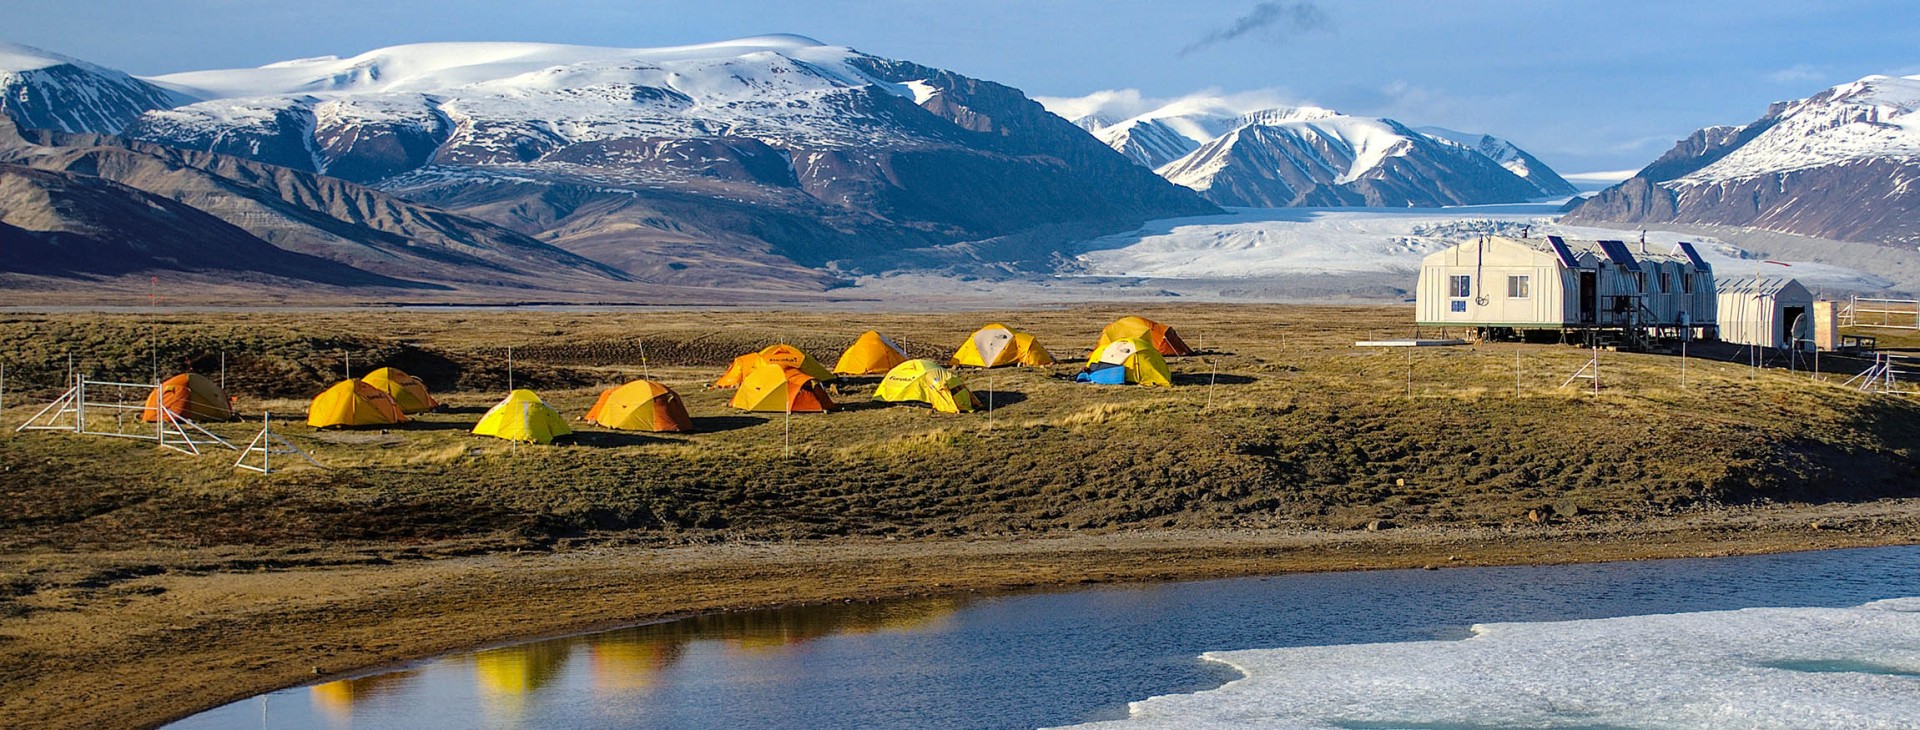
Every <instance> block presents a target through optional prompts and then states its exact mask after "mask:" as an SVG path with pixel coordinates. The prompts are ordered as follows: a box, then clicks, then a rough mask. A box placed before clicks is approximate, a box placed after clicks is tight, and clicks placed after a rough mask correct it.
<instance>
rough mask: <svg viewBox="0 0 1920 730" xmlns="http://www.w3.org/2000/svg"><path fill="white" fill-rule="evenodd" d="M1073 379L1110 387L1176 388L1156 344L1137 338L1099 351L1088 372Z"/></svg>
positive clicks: (1091, 360)
mask: <svg viewBox="0 0 1920 730" xmlns="http://www.w3.org/2000/svg"><path fill="white" fill-rule="evenodd" d="M1074 379H1075V380H1078V381H1080V382H1082V383H1104V384H1108V385H1120V384H1122V383H1139V384H1141V385H1173V375H1172V373H1171V372H1170V371H1169V370H1168V368H1167V359H1166V358H1164V357H1161V356H1160V351H1159V350H1155V349H1153V343H1151V342H1148V341H1146V340H1145V339H1142V338H1138V337H1135V338H1132V339H1126V340H1119V341H1117V342H1113V343H1109V344H1108V345H1107V346H1106V347H1102V348H1100V349H1099V351H1097V352H1095V353H1093V357H1092V358H1089V359H1088V360H1087V367H1086V369H1084V370H1081V371H1080V374H1079V375H1078V376H1075V378H1074Z"/></svg>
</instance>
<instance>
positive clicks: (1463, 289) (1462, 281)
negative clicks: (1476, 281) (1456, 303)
mask: <svg viewBox="0 0 1920 730" xmlns="http://www.w3.org/2000/svg"><path fill="white" fill-rule="evenodd" d="M1447 296H1450V297H1453V298H1455V299H1465V298H1467V297H1470V296H1473V277H1471V276H1449V277H1447Z"/></svg>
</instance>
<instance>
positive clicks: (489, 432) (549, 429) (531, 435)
mask: <svg viewBox="0 0 1920 730" xmlns="http://www.w3.org/2000/svg"><path fill="white" fill-rule="evenodd" d="M473 433H474V434H475V435H479V436H492V437H494V438H502V439H506V440H508V441H527V442H531V443H536V444H550V443H553V440H554V439H555V438H559V437H561V436H567V435H571V434H572V433H573V429H572V428H569V427H567V419H565V418H562V417H560V412H559V411H556V410H554V409H553V407H552V406H549V405H547V404H546V402H545V401H542V400H540V396H538V395H534V393H533V391H531V390H527V389H526V388H517V389H515V390H514V391H513V392H512V393H508V394H507V397H506V400H502V401H500V402H499V403H498V404H495V405H494V407H493V408H491V409H488V410H487V415H484V416H481V417H480V423H478V424H476V425H475V426H474V427H473Z"/></svg>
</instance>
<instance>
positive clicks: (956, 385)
mask: <svg viewBox="0 0 1920 730" xmlns="http://www.w3.org/2000/svg"><path fill="white" fill-rule="evenodd" d="M873 397H874V399H876V400H882V401H887V402H889V403H901V402H906V401H919V402H921V403H926V404H927V405H930V406H933V409H934V410H936V411H940V412H942V413H960V412H964V411H974V410H977V409H979V408H980V402H979V399H977V398H975V397H974V396H973V393H972V392H971V391H969V390H967V384H966V381H963V380H961V379H960V374H959V373H957V372H954V371H953V370H951V369H948V368H947V367H946V366H944V365H941V364H940V363H937V362H934V361H932V360H924V359H923V360H908V361H906V362H903V363H900V365H899V366H897V367H895V368H894V369H892V370H890V371H888V372H887V376H886V377H885V378H883V379H882V380H881V381H880V385H879V387H876V388H874V391H873Z"/></svg>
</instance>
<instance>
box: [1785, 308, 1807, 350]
mask: <svg viewBox="0 0 1920 730" xmlns="http://www.w3.org/2000/svg"><path fill="white" fill-rule="evenodd" d="M1806 313H1807V308H1806V307H1781V308H1780V346H1781V347H1785V348H1793V347H1794V346H1795V344H1796V343H1795V342H1794V340H1796V339H1799V338H1800V337H1799V336H1800V332H1799V331H1798V330H1796V329H1794V328H1795V327H1798V326H1800V324H1801V323H1802V322H1803V321H1804V320H1805V319H1806V316H1805V315H1806Z"/></svg>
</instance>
